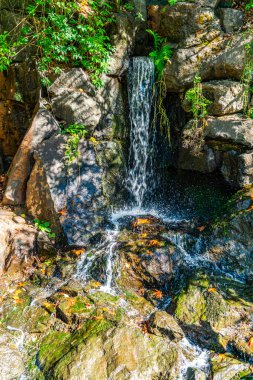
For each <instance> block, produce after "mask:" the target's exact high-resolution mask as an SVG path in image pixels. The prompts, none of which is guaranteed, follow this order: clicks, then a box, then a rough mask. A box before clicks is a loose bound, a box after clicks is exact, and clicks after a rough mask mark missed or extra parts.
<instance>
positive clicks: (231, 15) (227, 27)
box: [218, 8, 243, 33]
mask: <svg viewBox="0 0 253 380" xmlns="http://www.w3.org/2000/svg"><path fill="white" fill-rule="evenodd" d="M218 14H219V18H220V20H221V24H222V28H223V29H224V31H225V33H233V32H235V31H236V30H238V29H240V28H241V27H242V25H243V12H241V11H239V10H238V9H232V8H220V9H219V11H218Z"/></svg>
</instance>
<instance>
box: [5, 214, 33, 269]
mask: <svg viewBox="0 0 253 380" xmlns="http://www.w3.org/2000/svg"><path fill="white" fill-rule="evenodd" d="M36 236H37V231H36V229H35V228H34V227H32V226H29V225H27V224H24V223H23V222H22V223H20V222H19V221H18V222H17V219H16V215H15V214H14V213H12V212H10V211H4V210H0V275H1V274H3V272H6V271H8V272H15V271H21V270H22V269H25V268H26V267H27V266H28V265H29V264H30V265H31V264H32V263H33V261H34V257H35V255H36Z"/></svg>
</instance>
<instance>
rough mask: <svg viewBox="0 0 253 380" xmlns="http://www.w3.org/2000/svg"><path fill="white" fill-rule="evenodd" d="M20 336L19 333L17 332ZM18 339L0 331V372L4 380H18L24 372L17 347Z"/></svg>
mask: <svg viewBox="0 0 253 380" xmlns="http://www.w3.org/2000/svg"><path fill="white" fill-rule="evenodd" d="M18 334H19V335H20V332H18ZM17 340H18V337H15V336H13V335H12V334H11V333H7V332H6V331H1V338H0V371H1V377H2V379H5V380H13V379H20V377H21V376H22V375H23V374H24V372H25V365H24V363H23V360H22V355H21V353H20V352H19V348H18V346H17V343H16V342H17Z"/></svg>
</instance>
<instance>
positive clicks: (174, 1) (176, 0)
mask: <svg viewBox="0 0 253 380" xmlns="http://www.w3.org/2000/svg"><path fill="white" fill-rule="evenodd" d="M177 2H178V0H168V3H169V4H170V5H175V4H176V3H177Z"/></svg>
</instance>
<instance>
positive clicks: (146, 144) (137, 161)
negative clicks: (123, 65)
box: [126, 57, 155, 208]
mask: <svg viewBox="0 0 253 380" xmlns="http://www.w3.org/2000/svg"><path fill="white" fill-rule="evenodd" d="M154 80H155V68H154V63H153V61H152V60H151V59H150V58H147V57H134V58H133V59H132V62H131V65H130V68H129V74H128V102H129V110H130V115H129V116H130V123H131V132H130V156H129V169H128V175H127V178H126V187H127V189H128V191H129V193H130V194H131V196H132V197H133V199H134V201H135V205H136V206H137V207H138V208H140V207H141V206H142V205H143V199H144V195H145V193H146V190H147V180H148V177H149V176H148V157H149V153H150V152H149V150H150V115H151V108H152V92H153V85H154Z"/></svg>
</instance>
